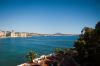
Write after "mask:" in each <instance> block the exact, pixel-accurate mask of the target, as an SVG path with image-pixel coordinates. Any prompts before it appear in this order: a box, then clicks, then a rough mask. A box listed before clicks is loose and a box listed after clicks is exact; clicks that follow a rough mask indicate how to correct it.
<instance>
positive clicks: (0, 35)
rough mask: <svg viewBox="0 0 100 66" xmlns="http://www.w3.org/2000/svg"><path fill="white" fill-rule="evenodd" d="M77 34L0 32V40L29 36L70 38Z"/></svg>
mask: <svg viewBox="0 0 100 66" xmlns="http://www.w3.org/2000/svg"><path fill="white" fill-rule="evenodd" d="M72 35H78V34H62V33H55V34H40V33H29V32H15V31H14V30H12V31H2V30H0V38H6V37H31V36H72Z"/></svg>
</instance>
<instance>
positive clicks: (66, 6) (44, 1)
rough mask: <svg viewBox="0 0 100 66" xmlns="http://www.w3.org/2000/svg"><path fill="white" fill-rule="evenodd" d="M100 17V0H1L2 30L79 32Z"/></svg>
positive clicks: (0, 25) (0, 22)
mask: <svg viewBox="0 0 100 66" xmlns="http://www.w3.org/2000/svg"><path fill="white" fill-rule="evenodd" d="M99 20H100V0H0V29H1V30H12V29H13V30H15V31H19V32H35V33H58V32H60V33H72V34H74V33H75V34H77V33H78V34H79V33H80V32H81V29H82V28H83V27H85V26H89V27H94V26H95V24H96V22H97V21H99Z"/></svg>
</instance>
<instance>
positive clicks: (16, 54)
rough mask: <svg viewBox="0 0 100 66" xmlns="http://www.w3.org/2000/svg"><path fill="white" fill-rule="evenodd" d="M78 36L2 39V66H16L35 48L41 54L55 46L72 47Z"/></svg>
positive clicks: (0, 50) (0, 43) (0, 53)
mask: <svg viewBox="0 0 100 66" xmlns="http://www.w3.org/2000/svg"><path fill="white" fill-rule="evenodd" d="M77 39H78V36H33V37H27V38H2V39H0V66H16V65H19V64H21V63H24V62H26V61H27V59H26V57H25V55H26V54H27V53H28V52H29V51H30V50H34V51H36V52H37V54H38V55H39V56H40V55H42V54H49V53H52V52H53V50H54V48H71V47H73V44H74V41H75V40H77Z"/></svg>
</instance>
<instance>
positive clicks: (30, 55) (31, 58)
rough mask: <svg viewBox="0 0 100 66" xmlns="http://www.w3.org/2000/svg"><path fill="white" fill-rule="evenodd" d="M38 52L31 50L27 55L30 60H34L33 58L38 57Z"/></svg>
mask: <svg viewBox="0 0 100 66" xmlns="http://www.w3.org/2000/svg"><path fill="white" fill-rule="evenodd" d="M36 56H37V54H36V53H35V51H30V52H29V53H28V54H27V55H26V57H27V58H28V60H29V62H33V59H34V58H36Z"/></svg>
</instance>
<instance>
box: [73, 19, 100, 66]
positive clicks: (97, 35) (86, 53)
mask: <svg viewBox="0 0 100 66" xmlns="http://www.w3.org/2000/svg"><path fill="white" fill-rule="evenodd" d="M74 46H75V48H76V50H77V51H78V57H77V58H78V60H77V61H78V62H79V63H80V64H81V65H82V66H100V21H99V22H98V23H97V24H96V26H95V28H94V29H93V28H89V27H85V28H83V29H82V31H81V35H80V37H79V39H78V40H77V41H76V42H75V45H74Z"/></svg>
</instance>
